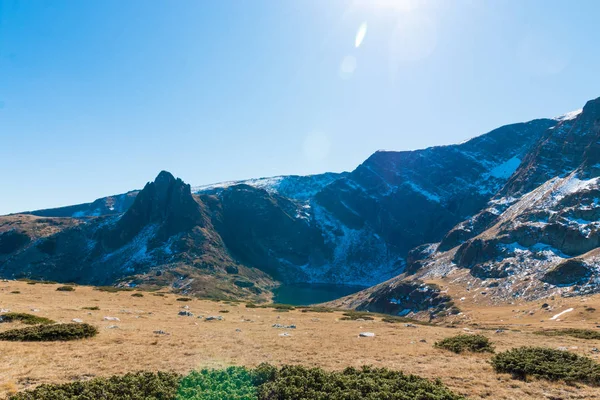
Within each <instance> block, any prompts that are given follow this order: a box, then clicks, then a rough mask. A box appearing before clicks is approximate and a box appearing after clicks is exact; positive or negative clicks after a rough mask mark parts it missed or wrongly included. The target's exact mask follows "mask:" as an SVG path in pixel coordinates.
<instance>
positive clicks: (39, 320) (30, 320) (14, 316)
mask: <svg viewBox="0 0 600 400" xmlns="http://www.w3.org/2000/svg"><path fill="white" fill-rule="evenodd" d="M17 321H18V322H21V323H23V324H25V325H38V324H53V323H54V321H52V320H51V319H48V318H44V317H38V316H37V315H31V314H25V313H7V314H2V315H0V322H17Z"/></svg>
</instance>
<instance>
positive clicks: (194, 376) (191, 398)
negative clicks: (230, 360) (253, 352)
mask: <svg viewBox="0 0 600 400" xmlns="http://www.w3.org/2000/svg"><path fill="white" fill-rule="evenodd" d="M223 399H227V400H256V399H257V397H256V386H255V385H254V381H253V375H252V372H251V371H249V370H248V369H246V368H244V367H229V368H227V369H222V370H215V369H203V370H201V371H193V372H192V373H190V374H189V375H188V376H186V377H185V378H184V379H183V380H182V381H181V385H180V387H179V390H178V391H177V400H223Z"/></svg>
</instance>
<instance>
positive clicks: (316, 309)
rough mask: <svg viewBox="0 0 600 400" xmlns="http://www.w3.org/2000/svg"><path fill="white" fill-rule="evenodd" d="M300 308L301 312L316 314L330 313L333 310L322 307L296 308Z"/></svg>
mask: <svg viewBox="0 0 600 400" xmlns="http://www.w3.org/2000/svg"><path fill="white" fill-rule="evenodd" d="M298 308H302V310H301V311H302V312H303V313H306V312H316V313H332V312H333V311H334V310H333V309H332V308H328V307H323V306H312V307H298Z"/></svg>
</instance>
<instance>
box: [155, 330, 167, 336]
mask: <svg viewBox="0 0 600 400" xmlns="http://www.w3.org/2000/svg"><path fill="white" fill-rule="evenodd" d="M153 333H154V334H155V335H170V333H167V332H165V331H163V330H158V331H154V332H153Z"/></svg>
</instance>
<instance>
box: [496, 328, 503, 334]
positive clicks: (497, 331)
mask: <svg viewBox="0 0 600 400" xmlns="http://www.w3.org/2000/svg"><path fill="white" fill-rule="evenodd" d="M496 333H504V329H496Z"/></svg>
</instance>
